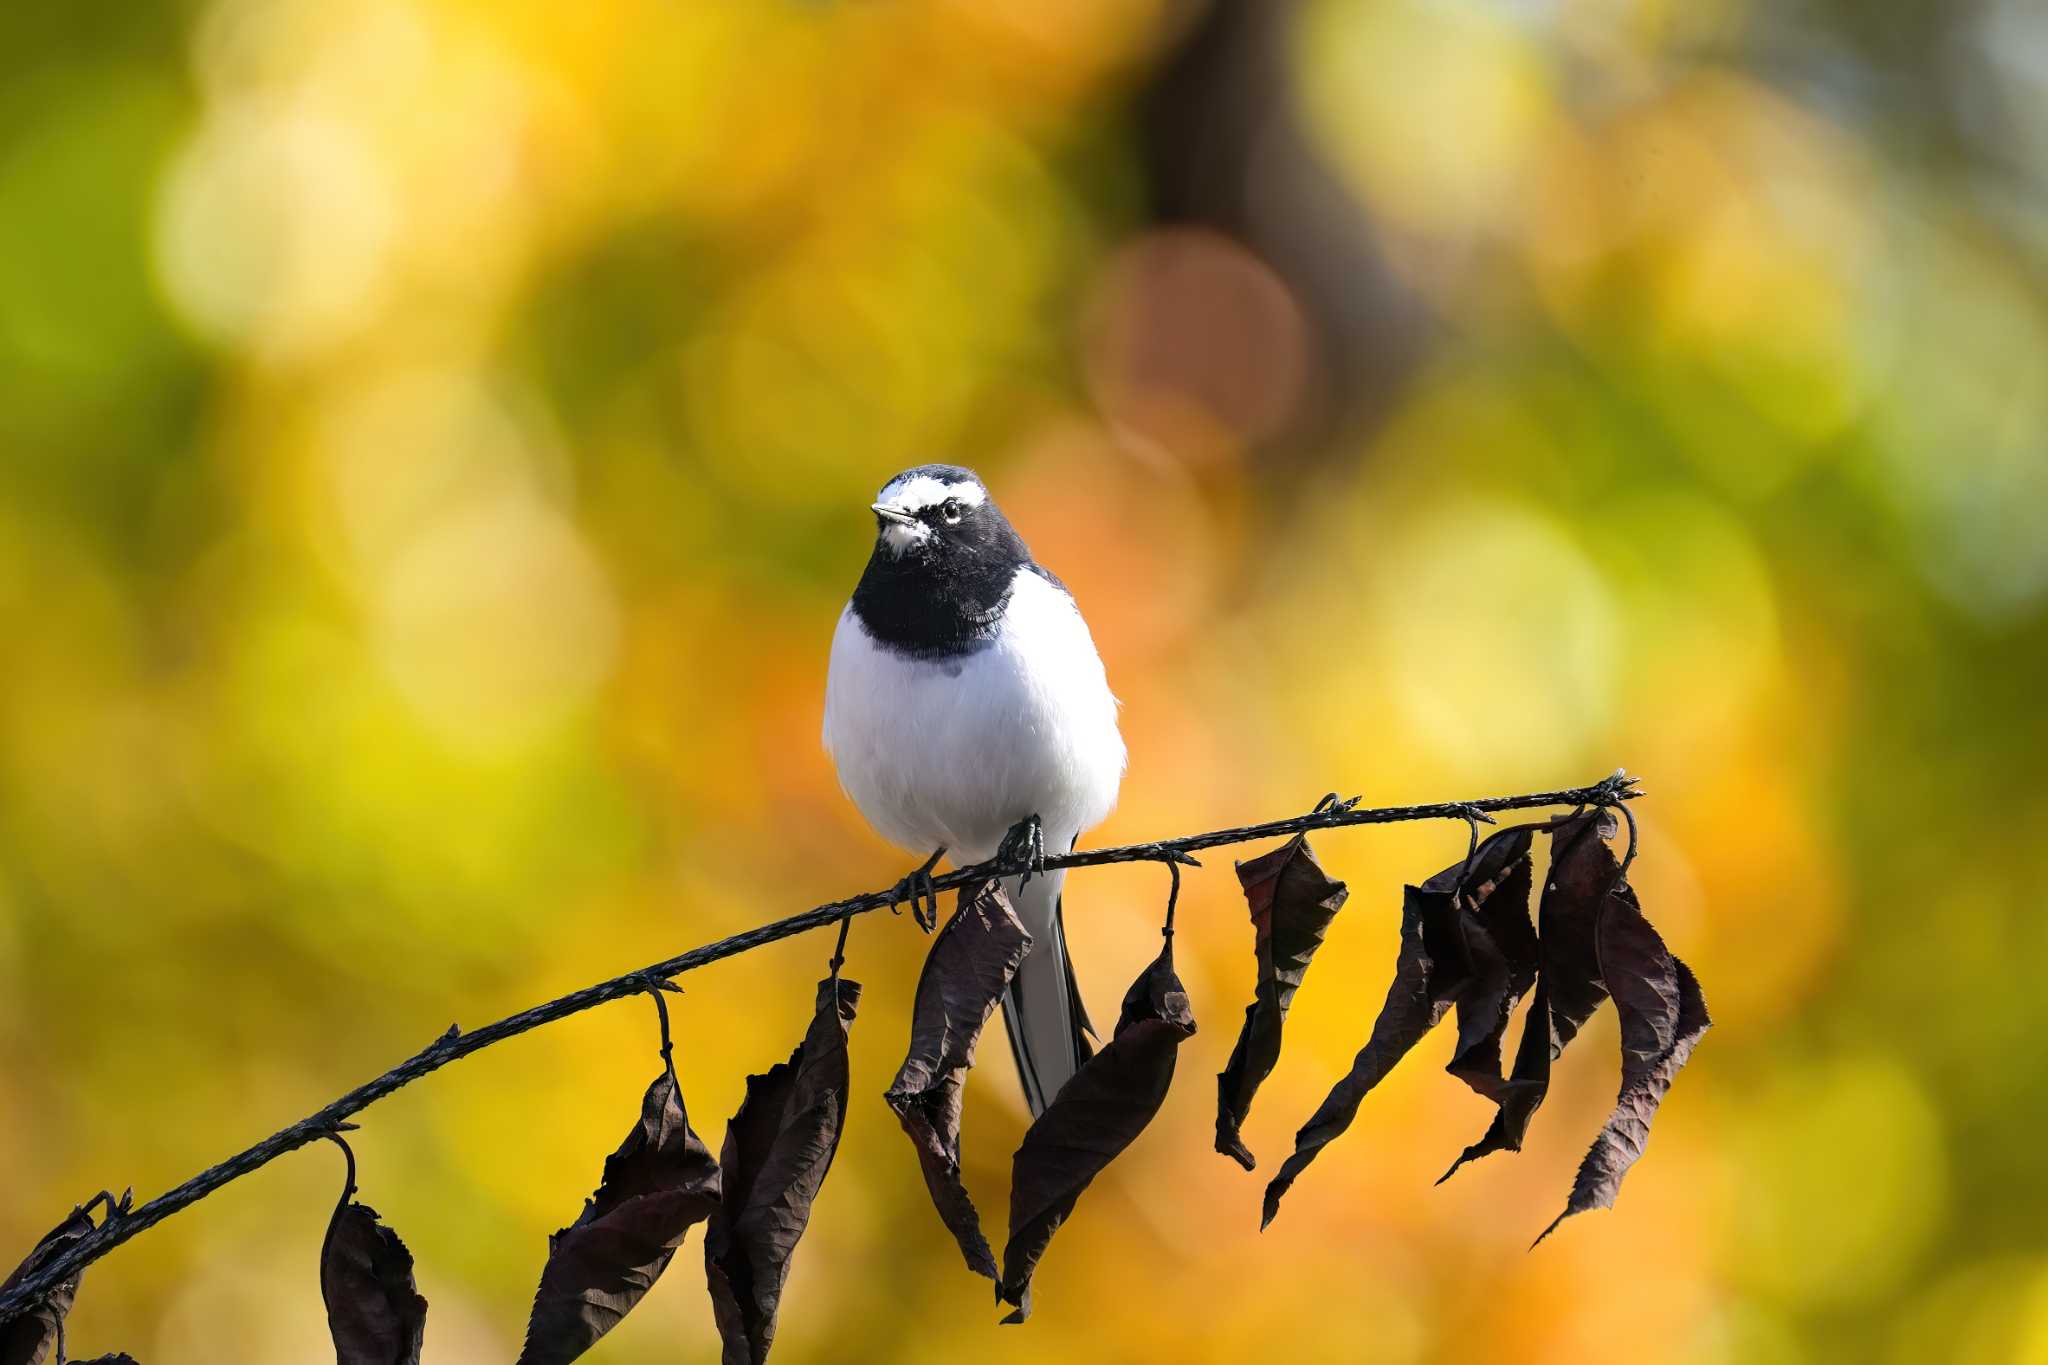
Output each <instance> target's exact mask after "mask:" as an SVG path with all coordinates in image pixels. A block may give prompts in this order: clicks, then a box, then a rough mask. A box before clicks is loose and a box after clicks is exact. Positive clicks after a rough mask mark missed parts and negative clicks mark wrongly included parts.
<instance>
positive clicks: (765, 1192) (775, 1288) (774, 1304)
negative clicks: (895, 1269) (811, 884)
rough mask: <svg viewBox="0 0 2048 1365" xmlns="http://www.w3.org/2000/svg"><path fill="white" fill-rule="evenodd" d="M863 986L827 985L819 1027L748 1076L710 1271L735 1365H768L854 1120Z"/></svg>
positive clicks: (714, 1218) (831, 981) (707, 1235)
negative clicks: (798, 1259)
mask: <svg viewBox="0 0 2048 1365" xmlns="http://www.w3.org/2000/svg"><path fill="white" fill-rule="evenodd" d="M859 1004H860V983H859V982H857V981H847V980H844V979H840V978H835V977H827V978H826V979H825V980H823V981H821V982H819V983H818V1003H817V1009H816V1011H815V1013H814V1014H813V1015H812V1018H811V1026H810V1029H809V1030H808V1031H807V1032H806V1033H805V1034H804V1039H803V1041H802V1042H801V1043H799V1044H798V1045H797V1048H796V1050H795V1051H794V1052H792V1053H791V1054H790V1056H789V1060H788V1061H786V1062H778V1063H776V1064H775V1065H774V1066H772V1067H770V1068H769V1069H768V1071H767V1072H766V1074H764V1075H759V1076H749V1077H747V1095H746V1098H745V1099H744V1100H742V1101H741V1102H740V1107H739V1112H738V1113H736V1114H734V1115H733V1116H732V1122H731V1123H730V1124H728V1125H726V1130H725V1148H724V1150H723V1152H721V1153H720V1156H719V1169H720V1171H721V1173H722V1176H723V1180H724V1200H723V1202H722V1203H721V1204H720V1205H719V1207H718V1209H717V1210H716V1211H715V1212H714V1213H713V1214H712V1215H711V1219H710V1222H709V1223H707V1224H706V1226H705V1230H704V1272H705V1276H706V1279H707V1280H708V1281H709V1283H710V1287H711V1307H712V1311H713V1314H714V1315H715V1316H716V1318H717V1320H718V1333H719V1336H720V1337H721V1338H722V1339H723V1340H724V1343H725V1356H724V1359H725V1362H726V1365H761V1362H762V1361H764V1360H766V1359H767V1358H768V1347H769V1345H770V1344H771V1343H772V1342H773V1341H774V1339H775V1315H776V1310H777V1308H778V1307H779V1305H780V1303H781V1300H782V1286H783V1282H784V1280H785V1279H787V1277H788V1275H789V1260H790V1256H791V1254H792V1253H793V1252H794V1251H795V1250H796V1244H797V1239H798V1238H800V1237H802V1236H803V1234H804V1228H805V1226H806V1225H807V1224H808V1223H809V1222H810V1219H811V1203H812V1201H813V1200H815V1199H816V1198H817V1195H818V1189H819V1187H820V1186H822V1185H823V1184H824V1183H825V1174H826V1172H827V1171H829V1170H830V1169H831V1168H832V1157H833V1155H834V1154H835V1153H836V1152H837V1151H838V1150H839V1133H840V1128H841V1125H842V1124H843V1123H844V1121H845V1118H846V1089H847V1061H846V1031H847V1028H848V1026H849V1025H851V1024H852V1023H853V1016H854V1011H855V1009H856V1008H857V1007H858V1006H859Z"/></svg>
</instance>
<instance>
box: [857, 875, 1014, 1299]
mask: <svg viewBox="0 0 2048 1365" xmlns="http://www.w3.org/2000/svg"><path fill="white" fill-rule="evenodd" d="M970 893H971V894H970ZM1030 948H1031V935H1030V934H1028V933H1026V932H1025V930H1024V925H1023V924H1022V922H1020V921H1019V920H1018V918H1017V912H1016V911H1015V910H1013V909H1011V907H1010V902H1009V899H1008V898H1007V897H1006V896H1004V895H1003V891H1002V887H1001V885H1000V884H998V883H996V882H993V881H990V882H985V883H983V884H982V885H981V886H979V887H975V888H969V887H962V888H960V900H959V905H958V908H957V909H955V910H954V912H953V917H952V918H951V919H949V920H947V921H946V925H945V927H944V928H942V929H940V930H939V932H938V935H937V937H935V938H934V939H933V940H932V946H931V951H930V952H929V953H928V954H927V955H926V957H925V961H924V971H923V972H922V973H921V974H920V975H919V976H918V979H917V999H916V1003H915V1004H914V1005H913V1006H912V1008H911V1017H910V1052H909V1055H908V1056H906V1057H905V1058H904V1059H903V1065H902V1067H901V1068H899V1069H898V1070H897V1072H896V1080H895V1082H894V1083H893V1084H891V1085H890V1087H889V1090H888V1093H887V1094H886V1095H885V1096H884V1098H885V1099H886V1100H887V1101H888V1102H889V1107H890V1108H891V1109H893V1110H895V1111H896V1118H897V1120H898V1121H899V1122H900V1123H901V1124H902V1125H903V1131H904V1132H905V1133H907V1134H909V1136H910V1141H911V1143H912V1145H913V1146H915V1147H916V1149H917V1160H918V1164H919V1166H920V1167H921V1168H922V1169H923V1171H924V1182H925V1188H926V1189H927V1190H929V1191H930V1193H931V1197H932V1204H933V1206H934V1207H935V1208H937V1210H938V1213H939V1217H940V1219H941V1220H943V1221H944V1222H945V1224H946V1228H947V1230H948V1231H950V1232H951V1233H952V1234H953V1239H954V1240H955V1241H956V1242H958V1243H959V1245H960V1254H961V1255H962V1256H963V1257H965V1258H966V1261H967V1268H968V1269H969V1270H972V1271H973V1272H975V1273H976V1274H977V1275H986V1276H988V1277H989V1278H990V1279H995V1278H996V1275H997V1268H996V1258H995V1253H994V1251H992V1250H991V1249H990V1248H989V1244H988V1239H987V1238H986V1237H984V1236H983V1235H982V1231H981V1215H980V1214H979V1213H977V1212H976V1211H975V1207H974V1201H973V1199H971V1198H970V1197H969V1196H968V1194H967V1187H966V1185H965V1184H964V1183H962V1181H961V1179H960V1111H961V1105H962V1092H963V1091H964V1089H965V1087H966V1084H967V1069H968V1068H969V1067H971V1066H973V1065H974V1048H975V1044H976V1043H977V1042H978V1041H979V1040H980V1038H981V1030H982V1027H983V1025H985V1024H987V1022H988V1016H989V1013H990V1012H991V1011H992V1010H994V1009H995V1006H996V1002H997V1001H998V1000H999V999H1001V998H1002V994H1003V990H1004V988H1005V987H1007V986H1008V985H1009V984H1010V978H1011V977H1013V976H1015V975H1016V974H1017V964H1018V963H1019V962H1022V961H1023V960H1024V954H1025V953H1026V952H1028V951H1030Z"/></svg>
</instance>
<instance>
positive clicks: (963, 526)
mask: <svg viewBox="0 0 2048 1365" xmlns="http://www.w3.org/2000/svg"><path fill="white" fill-rule="evenodd" d="M870 510H872V511H873V512H874V514H875V530H876V538H875V551H876V553H877V554H887V555H889V556H890V557H892V558H895V559H902V558H904V557H905V556H910V557H912V558H916V559H928V560H934V561H942V562H943V561H961V560H980V559H987V558H990V557H992V556H1002V557H1009V556H1010V555H1012V554H1015V553H1018V552H1021V550H1022V545H1021V542H1019V541H1018V539H1017V534H1016V532H1015V531H1013V530H1011V529H1010V523H1009V522H1008V521H1006V520H1005V519H1004V517H1003V514H1002V513H1001V512H1000V511H998V510H997V509H996V505H995V503H994V501H993V500H992V499H990V497H989V495H988V489H987V488H985V487H983V486H982V482H981V480H980V479H978V478H976V477H975V474H974V471H973V470H971V469H963V468H961V467H960V466H959V465H952V464H923V465H918V466H917V467H916V468H915V469H906V470H904V471H903V472H902V473H901V474H898V475H897V476H896V477H895V478H893V479H891V480H889V482H887V483H886V484H883V485H882V491H881V494H880V496H878V497H877V498H876V499H875V501H874V504H873V506H872V508H871V509H870Z"/></svg>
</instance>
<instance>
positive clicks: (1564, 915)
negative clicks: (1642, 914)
mask: <svg viewBox="0 0 2048 1365" xmlns="http://www.w3.org/2000/svg"><path fill="white" fill-rule="evenodd" d="M1549 830H1550V875H1549V877H1548V878H1547V879H1546V880H1545V881H1544V885H1543V896H1542V899H1541V901H1540V904H1539V908H1538V911H1537V928H1538V933H1539V938H1540V942H1539V951H1538V961H1539V963H1540V970H1539V973H1538V979H1537V983H1536V993H1535V995H1534V996H1533V997H1532V998H1531V1000H1530V1005H1529V1014H1528V1017H1527V1018H1526V1019H1524V1020H1523V1021H1522V1039H1521V1043H1520V1045H1519V1046H1518V1047H1517V1048H1516V1051H1515V1064H1514V1069H1513V1071H1512V1072H1511V1073H1510V1074H1509V1077H1508V1080H1507V1082H1506V1083H1505V1084H1504V1085H1503V1086H1502V1087H1501V1090H1500V1093H1499V1095H1498V1096H1497V1098H1498V1100H1499V1103H1500V1109H1499V1110H1498V1111H1497V1112H1496V1113H1495V1114H1494V1116H1493V1121H1492V1123H1491V1124H1489V1125H1488V1127H1487V1130H1486V1132H1485V1134H1484V1135H1483V1136H1482V1137H1481V1138H1480V1139H1479V1141H1477V1142H1475V1143H1473V1144H1472V1145H1471V1146H1470V1147H1467V1148H1466V1149H1465V1150H1464V1151H1463V1152H1461V1153H1460V1154H1459V1156H1458V1159H1457V1160H1456V1161H1454V1162H1452V1163H1451V1168H1450V1170H1448V1171H1445V1172H1444V1173H1443V1175H1442V1176H1440V1177H1439V1178H1438V1180H1437V1183H1438V1184H1442V1183H1443V1182H1444V1181H1446V1180H1449V1179H1450V1178H1451V1176H1452V1175H1454V1174H1456V1173H1457V1170H1458V1168H1459V1167H1460V1166H1463V1165H1464V1164H1465V1163H1466V1162H1468V1161H1474V1160H1477V1159H1478V1158H1480V1157H1483V1156H1486V1155H1488V1154H1489V1153H1492V1152H1499V1151H1512V1152H1519V1151H1521V1150H1522V1139H1523V1138H1524V1137H1526V1136H1527V1135H1528V1131H1529V1121H1530V1120H1531V1119H1532V1118H1534V1117H1535V1114H1536V1110H1537V1109H1538V1108H1539V1107H1540V1106H1541V1105H1542V1103H1543V1099H1544V1096H1545V1095H1547V1094H1548V1093H1549V1090H1550V1064H1551V1062H1552V1061H1554V1060H1555V1059H1556V1058H1557V1057H1558V1056H1560V1055H1562V1054H1563V1052H1564V1050H1565V1047H1566V1046H1567V1045H1568V1044H1569V1043H1570V1042H1571V1041H1572V1039H1574V1038H1576V1037H1577V1036H1578V1033H1579V1030H1580V1029H1581V1028H1583V1027H1585V1023H1586V1020H1587V1019H1589V1018H1591V1017H1592V1014H1593V1011H1594V1010H1596V1009H1598V1008H1600V1002H1601V1001H1603V1000H1605V999H1606V998H1607V988H1606V986H1604V985H1603V984H1601V977H1600V958H1599V952H1598V949H1597V946H1596V943H1595V935H1596V932H1597V929H1598V925H1599V922H1600V914H1601V906H1602V905H1603V904H1604V903H1605V902H1606V899H1607V893H1608V892H1609V891H1610V890H1612V889H1613V887H1614V886H1615V885H1616V883H1618V882H1619V881H1620V880H1621V864H1619V863H1618V862H1616V861H1615V859H1614V853H1613V851H1612V850H1610V849H1609V848H1608V847H1607V840H1608V839H1610V838H1612V837H1613V835H1614V833H1615V820H1614V816H1613V814H1612V813H1611V812H1609V811H1604V810H1595V811H1584V812H1581V813H1580V814H1578V815H1573V816H1567V817H1566V818H1564V819H1562V820H1558V821H1554V822H1552V824H1551V825H1550V826H1549Z"/></svg>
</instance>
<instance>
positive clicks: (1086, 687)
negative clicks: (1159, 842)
mask: <svg viewBox="0 0 2048 1365" xmlns="http://www.w3.org/2000/svg"><path fill="white" fill-rule="evenodd" d="M825 748H826V749H827V750H828V751H829V752H830V753H831V755H832V759H833V762H834V763H835V764H836V765H837V767H838V769H839V783H840V785H841V786H842V787H844V788H845V789H846V794H847V795H848V796H849V797H851V798H852V799H853V802H854V804H855V805H856V806H858V807H859V808H860V812H861V814H862V815H864V816H866V817H867V820H868V823H870V824H872V825H873V826H874V827H875V830H876V832H877V833H879V834H880V835H881V836H882V837H883V838H885V839H887V840H889V841H890V842H891V843H894V844H896V845H898V846H900V847H902V848H904V849H906V850H908V851H910V852H912V853H916V854H919V855H920V856H921V855H924V854H928V853H930V852H931V851H932V850H933V849H935V848H940V847H943V848H945V849H947V850H948V851H949V856H950V857H951V859H952V860H953V861H954V862H955V863H965V862H974V861H978V860H980V859H983V858H987V857H989V856H991V855H993V854H994V853H995V851H996V846H997V845H998V844H999V843H1000V842H1001V841H1002V837H1003V835H1004V834H1005V833H1007V832H1008V830H1009V829H1010V827H1011V826H1012V825H1014V824H1016V823H1017V822H1018V821H1019V820H1022V819H1023V818H1025V817H1026V816H1028V815H1032V814H1036V815H1038V816H1039V817H1040V818H1041V819H1042V820H1043V821H1044V822H1045V836H1046V848H1047V851H1049V852H1052V851H1064V850H1065V848H1066V847H1067V845H1068V843H1069V842H1070V841H1071V840H1072V839H1073V838H1074V837H1075V836H1076V835H1078V834H1080V833H1081V832H1082V831H1084V830H1087V829H1090V828H1093V827H1094V826H1095V825H1097V824H1099V823H1101V822H1102V820H1103V819H1104V818H1105V817H1107V816H1108V814H1109V813H1110V811H1111V810H1112V809H1114V808H1115V806H1116V794H1117V787H1118V785H1119V783H1120V782H1121V781H1122V779H1123V770H1124V743H1123V737H1122V736H1121V735H1119V734H1118V733H1117V728H1116V698H1115V697H1113V696H1111V695H1110V691H1109V682H1108V679H1107V678H1106V677H1105V676H1104V675H1103V671H1102V660H1101V659H1100V657H1098V656H1097V654H1096V652H1095V642H1094V640H1093V639H1091V638H1090V637H1089V634H1088V625H1087V623H1086V622H1085V621H1083V620H1082V619H1081V613H1080V612H1079V610H1077V609H1076V608H1075V606H1074V603H1073V599H1072V598H1070V597H1068V596H1067V595H1066V594H1065V593H1064V592H1061V591H1060V590H1059V589H1058V588H1055V587H1054V586H1053V585H1052V584H1050V583H1048V582H1046V581H1045V579H1043V578H1041V577H1039V576H1038V575H1037V574H1035V573H1032V572H1031V571H1030V570H1028V569H1027V570H1022V571H1020V572H1019V573H1018V575H1017V581H1016V583H1015V585H1014V586H1013V587H1012V589H1011V595H1010V602H1009V608H1008V610H1007V611H1006V613H1005V614H1004V618H1003V625H1002V628H1001V629H1000V630H999V631H998V632H997V634H996V637H995V639H994V640H992V641H990V642H989V644H988V645H987V646H986V647H985V648H983V649H981V650H979V651H977V652H976V653H973V654H969V655H964V656H962V657H960V658H957V659H948V660H942V661H937V662H924V661H921V660H914V659H907V658H904V657H902V656H900V655H897V654H894V653H892V652H890V651H889V650H887V649H885V648H883V647H882V646H880V645H878V644H877V643H876V642H875V641H874V640H873V639H872V638H871V637H870V636H869V635H868V633H867V630H866V629H865V628H864V627H863V626H862V625H861V623H860V619H859V618H858V617H857V616H855V615H854V613H853V609H852V608H851V607H848V608H847V610H846V611H845V612H844V613H843V614H841V616H840V618H839V628H838V630H837V632H836V633H835V634H834V635H833V637H832V666H831V675H830V677H829V678H828V680H827V682H826V685H825Z"/></svg>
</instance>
